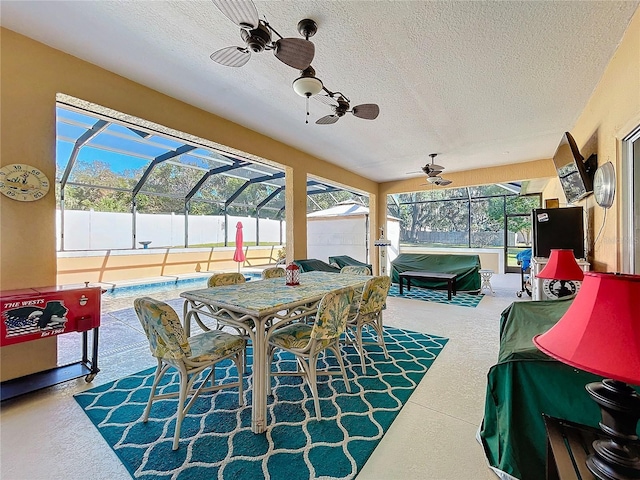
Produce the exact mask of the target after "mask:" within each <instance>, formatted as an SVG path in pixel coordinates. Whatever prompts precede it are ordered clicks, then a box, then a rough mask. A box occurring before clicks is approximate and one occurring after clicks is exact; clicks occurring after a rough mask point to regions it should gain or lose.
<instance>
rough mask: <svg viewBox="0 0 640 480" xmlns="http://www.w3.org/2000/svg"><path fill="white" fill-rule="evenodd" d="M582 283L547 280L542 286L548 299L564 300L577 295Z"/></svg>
mask: <svg viewBox="0 0 640 480" xmlns="http://www.w3.org/2000/svg"><path fill="white" fill-rule="evenodd" d="M580 283H581V282H574V281H572V280H565V281H564V282H563V281H562V280H545V281H544V283H543V284H542V291H543V292H544V294H545V295H546V296H547V297H548V298H564V297H568V296H570V295H575V294H576V293H578V290H579V289H580Z"/></svg>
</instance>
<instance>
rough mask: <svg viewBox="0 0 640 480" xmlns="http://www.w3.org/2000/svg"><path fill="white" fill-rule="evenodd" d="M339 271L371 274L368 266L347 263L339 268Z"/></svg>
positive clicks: (353, 273) (352, 273)
mask: <svg viewBox="0 0 640 480" xmlns="http://www.w3.org/2000/svg"><path fill="white" fill-rule="evenodd" d="M340 273H350V274H351V275H371V270H369V267H364V266H362V267H360V266H356V265H348V266H346V267H342V268H341V269H340Z"/></svg>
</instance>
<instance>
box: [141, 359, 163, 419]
mask: <svg viewBox="0 0 640 480" xmlns="http://www.w3.org/2000/svg"><path fill="white" fill-rule="evenodd" d="M156 360H158V366H157V367H156V374H155V376H154V378H153V385H152V386H151V392H149V400H148V401H147V407H146V408H145V409H144V416H143V417H142V421H143V422H145V423H146V421H147V420H149V413H150V412H151V404H152V403H153V397H155V395H156V388H158V383H159V382H160V379H161V378H162V377H163V376H164V372H166V371H167V369H168V368H169V365H163V364H162V360H160V359H159V358H157V359H156Z"/></svg>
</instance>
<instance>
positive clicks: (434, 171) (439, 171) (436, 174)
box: [427, 170, 442, 177]
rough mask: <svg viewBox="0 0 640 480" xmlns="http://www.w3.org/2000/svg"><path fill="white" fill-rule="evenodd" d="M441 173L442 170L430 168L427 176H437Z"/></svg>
mask: <svg viewBox="0 0 640 480" xmlns="http://www.w3.org/2000/svg"><path fill="white" fill-rule="evenodd" d="M441 173H442V170H430V171H429V173H427V176H428V177H439V176H440V174H441Z"/></svg>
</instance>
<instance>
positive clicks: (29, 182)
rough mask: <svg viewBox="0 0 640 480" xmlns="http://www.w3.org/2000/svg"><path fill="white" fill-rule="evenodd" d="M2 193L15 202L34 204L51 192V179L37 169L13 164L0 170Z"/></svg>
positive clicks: (21, 164)
mask: <svg viewBox="0 0 640 480" xmlns="http://www.w3.org/2000/svg"><path fill="white" fill-rule="evenodd" d="M0 192H2V194H3V195H6V196H7V197H9V198H11V199H13V200H18V201H20V202H33V201H34V200H40V199H41V198H42V197H44V196H45V195H46V194H47V193H48V192H49V179H48V178H47V176H46V175H45V174H44V173H42V172H41V171H40V170H39V169H37V168H36V167H32V166H31V165H25V164H24V163H13V164H11V165H6V166H4V167H2V168H0Z"/></svg>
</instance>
